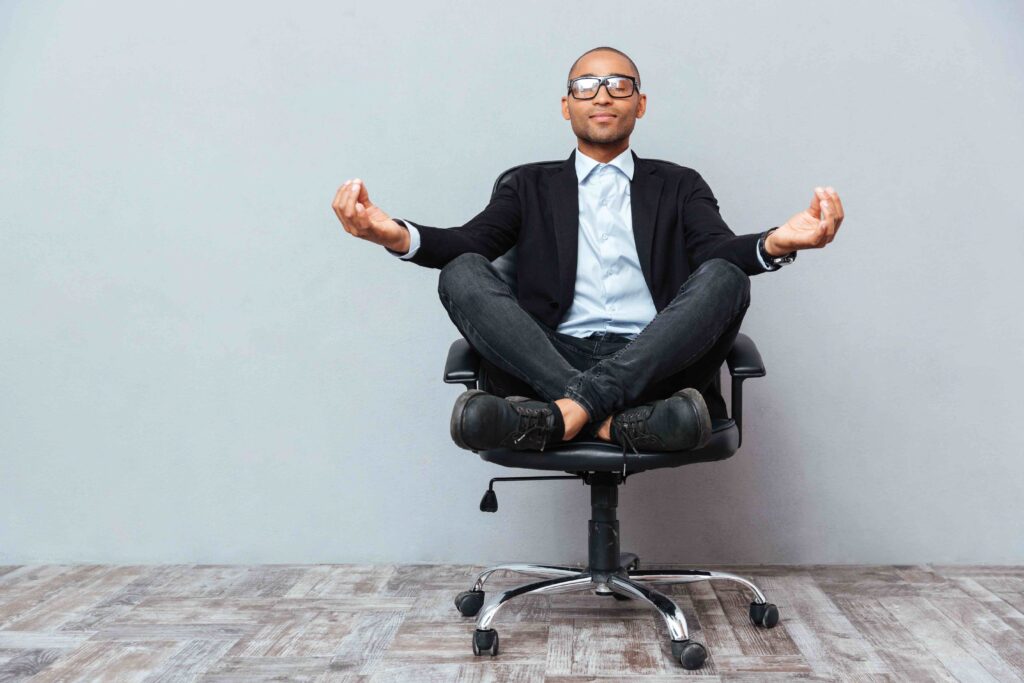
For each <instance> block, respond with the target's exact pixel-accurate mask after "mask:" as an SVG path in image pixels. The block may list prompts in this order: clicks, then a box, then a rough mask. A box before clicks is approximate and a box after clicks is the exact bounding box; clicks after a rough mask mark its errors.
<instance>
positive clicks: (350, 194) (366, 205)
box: [331, 178, 409, 254]
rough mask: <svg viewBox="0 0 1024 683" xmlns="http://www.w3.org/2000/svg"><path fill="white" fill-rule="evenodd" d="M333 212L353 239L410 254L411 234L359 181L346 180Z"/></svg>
mask: <svg viewBox="0 0 1024 683" xmlns="http://www.w3.org/2000/svg"><path fill="white" fill-rule="evenodd" d="M331 208H332V209H334V213H335V214H337V216H338V220H339V221H341V225H342V227H344V228H345V232H347V233H349V234H350V235H355V236H356V237H359V238H360V239H364V240H368V241H370V242H373V243H374V244H381V245H383V246H385V247H387V248H389V249H394V250H395V251H397V252H399V253H402V254H404V253H405V252H407V251H409V231H408V230H406V229H405V228H403V227H402V226H401V225H399V224H398V223H396V222H395V221H393V220H391V217H390V216H388V215H387V214H386V213H384V212H383V211H382V210H381V208H380V207H379V206H377V205H376V204H374V203H373V202H371V201H370V194H369V193H368V192H367V191H366V186H365V185H363V181H361V180H360V179H359V178H356V179H355V180H346V181H345V184H344V185H342V186H341V187H340V188H338V192H337V194H335V195H334V202H333V203H332V204H331Z"/></svg>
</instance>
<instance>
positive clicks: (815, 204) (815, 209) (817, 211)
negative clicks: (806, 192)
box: [807, 188, 821, 219]
mask: <svg viewBox="0 0 1024 683" xmlns="http://www.w3.org/2000/svg"><path fill="white" fill-rule="evenodd" d="M820 202H821V197H819V196H818V190H817V188H815V190H814V196H813V197H812V198H811V205H810V206H809V207H808V208H807V210H808V211H809V212H810V214H811V215H812V216H814V217H815V218H818V219H820V218H821V205H820Z"/></svg>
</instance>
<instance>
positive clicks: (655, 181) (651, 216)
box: [577, 150, 665, 295]
mask: <svg viewBox="0 0 1024 683" xmlns="http://www.w3.org/2000/svg"><path fill="white" fill-rule="evenodd" d="M630 153H631V154H632V155H633V182H632V183H631V184H630V197H629V204H630V212H631V213H632V216H633V239H634V241H635V242H636V255H637V257H638V258H639V260H640V270H641V271H643V274H644V279H645V280H647V288H648V289H649V290H651V294H652V295H653V294H654V287H653V286H652V285H651V283H652V282H653V281H654V280H653V278H652V277H651V245H652V244H653V243H654V224H655V220H656V219H657V217H658V204H659V203H660V202H661V186H662V185H664V184H665V181H664V180H662V179H661V178H660V177H659V176H658V175H657V174H656V173H655V172H654V168H655V167H654V164H649V163H647V161H646V160H645V159H641V158H640V157H638V156H637V155H636V152H633V151H632V150H630ZM577 211H578V209H577Z"/></svg>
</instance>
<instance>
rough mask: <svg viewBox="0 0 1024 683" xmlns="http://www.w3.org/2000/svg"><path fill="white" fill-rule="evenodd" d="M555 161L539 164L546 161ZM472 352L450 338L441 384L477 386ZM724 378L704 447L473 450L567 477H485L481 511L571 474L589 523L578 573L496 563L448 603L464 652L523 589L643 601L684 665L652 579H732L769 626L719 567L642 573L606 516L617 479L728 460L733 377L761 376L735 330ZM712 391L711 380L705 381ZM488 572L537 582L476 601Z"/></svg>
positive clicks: (767, 612)
mask: <svg viewBox="0 0 1024 683" xmlns="http://www.w3.org/2000/svg"><path fill="white" fill-rule="evenodd" d="M561 163H563V162H561V161H546V162H541V165H545V166H554V165H558V164H561ZM517 168H519V166H515V167H513V168H511V169H509V170H507V171H505V172H504V173H502V174H501V175H500V176H499V177H498V179H497V181H496V182H495V183H494V188H493V190H492V196H493V194H494V192H495V191H497V189H498V187H499V186H500V185H501V183H502V182H504V181H505V180H506V179H507V178H508V177H509V174H510V173H512V172H513V171H515V170H516V169H517ZM515 251H516V248H515V247H513V248H512V249H510V250H509V251H508V252H506V253H505V254H503V255H502V256H499V257H498V258H496V259H495V260H494V261H493V262H492V263H494V265H495V266H496V267H497V269H498V271H499V273H501V276H502V278H503V279H504V280H505V281H506V282H508V283H509V286H510V287H512V290H513V292H515V291H516V278H515ZM480 360H481V359H480V356H479V354H478V353H477V352H476V350H475V349H473V347H472V346H470V344H469V343H468V342H467V341H466V340H465V339H462V338H459V339H457V340H455V341H454V342H453V343H452V345H451V347H450V348H449V350H448V358H447V361H446V363H445V369H444V381H445V382H446V383H448V384H462V385H464V386H465V387H466V390H467V391H468V390H470V389H477V388H481V389H484V390H485V391H486V390H487V389H488V387H487V386H486V373H484V378H483V379H484V380H485V381H484V382H483V384H484V386H479V387H478V384H481V372H480ZM726 364H727V365H728V368H729V373H730V375H731V377H732V409H731V413H732V416H731V417H728V416H721V417H717V416H715V414H714V411H713V412H712V435H711V438H710V440H709V441H708V443H706V444H705V445H704V446H703V447H701V448H699V449H694V450H689V451H680V452H663V451H640V452H639V453H636V454H631V455H630V456H629V457H628V458H624V456H623V453H622V451H621V447H620V446H619V445H617V444H613V443H609V442H605V441H600V440H593V441H586V440H573V441H568V442H559V443H556V444H548V445H547V446H546V447H545V450H544V452H539V451H518V450H510V449H503V448H501V449H489V450H483V451H474V452H476V453H478V454H479V456H480V457H481V458H482V459H483V460H486V461H487V462H492V463H495V464H496V465H501V466H503V467H514V468H525V469H534V470H545V471H561V472H566V473H567V475H562V476H539V477H498V478H495V479H492V480H491V482H490V485H489V486H488V489H487V492H486V493H485V494H484V498H483V500H482V501H481V503H480V509H481V510H482V511H484V512H495V511H497V509H498V505H497V497H496V495H495V493H494V483H495V482H496V481H522V480H527V479H580V480H582V481H583V483H584V484H586V485H588V486H590V506H591V519H590V524H589V534H588V538H589V540H588V545H589V553H588V554H589V558H588V560H589V561H588V565H587V567H586V569H580V568H578V567H569V566H558V565H547V564H503V565H499V566H496V567H491V568H489V569H487V570H485V571H483V572H482V573H480V574H479V575H478V576H477V578H476V582H475V584H474V585H473V588H472V589H470V590H468V591H463V592H461V593H459V594H458V595H457V596H456V597H455V606H456V608H457V609H458V611H459V613H460V614H462V615H463V616H465V617H473V616H476V617H477V620H476V631H475V632H474V633H473V654H474V655H478V656H479V655H483V654H485V653H487V654H490V655H491V656H495V655H497V654H498V633H497V631H496V630H494V629H493V628H491V623H492V622H493V621H494V618H495V617H496V616H497V614H498V612H499V611H500V610H501V608H502V607H503V606H504V605H505V604H507V603H508V601H509V600H512V599H514V598H517V597H520V596H523V595H540V594H547V595H550V594H553V593H566V592H572V591H583V590H593V591H594V592H595V593H596V594H598V595H604V596H611V597H614V598H616V599H619V600H630V599H636V600H642V601H644V602H646V603H647V604H649V605H650V606H652V607H653V608H654V609H655V610H656V611H657V612H658V613H659V614H660V615H661V618H662V619H663V620H664V622H665V626H666V627H667V629H668V633H669V635H670V637H671V640H672V656H673V658H674V659H677V660H679V662H680V664H682V666H683V667H684V668H686V669H697V668H700V667H701V666H702V665H703V664H704V661H705V659H706V658H707V650H706V649H705V647H704V646H703V645H702V644H701V643H699V642H697V641H695V640H691V639H690V636H689V632H688V630H687V626H686V619H685V617H684V616H683V612H682V610H681V609H680V608H679V606H678V605H676V603H675V602H673V601H672V600H671V599H670V598H669V597H668V596H667V595H665V594H663V593H660V592H658V591H657V590H655V589H654V588H653V587H652V584H659V583H663V584H676V583H692V582H695V581H707V580H725V581H735V582H738V583H740V584H742V585H744V586H746V587H747V588H748V589H750V592H751V593H753V596H754V600H753V601H752V602H751V603H750V610H749V615H750V620H751V621H752V622H753V623H754V624H755V625H757V626H761V627H765V628H772V627H773V626H775V625H776V624H777V623H778V621H779V610H778V608H777V607H776V606H775V605H773V604H772V603H770V602H768V601H767V600H766V599H765V597H764V594H763V593H762V592H761V591H760V590H759V589H758V588H757V586H755V585H754V584H753V583H751V582H750V581H748V580H747V579H745V578H742V577H740V576H736V575H734V574H729V573H726V572H716V571H706V570H702V569H678V570H644V569H640V561H639V558H638V557H637V556H636V555H635V554H633V553H623V552H621V551H620V548H619V522H618V519H617V518H616V508H617V507H618V487H619V485H620V484H622V483H623V482H624V481H625V480H626V478H627V477H629V476H631V475H633V474H638V473H640V472H645V471H647V470H653V469H660V468H663V467H679V466H682V465H689V464H692V463H698V462H711V461H716V460H724V459H726V458H728V457H731V456H732V455H733V454H734V453H735V452H736V451H737V449H738V448H739V447H740V443H741V442H742V425H743V381H744V380H746V379H748V378H751V377H763V376H764V375H765V369H764V364H763V363H762V361H761V355H760V353H759V352H758V350H757V346H756V345H755V344H754V342H753V340H751V339H750V337H748V336H747V335H745V334H742V333H740V334H738V335H737V337H736V340H735V341H734V342H733V346H732V349H731V350H730V352H729V355H728V356H727V358H726ZM714 385H715V388H716V390H717V387H718V377H717V376H716V379H715V382H714ZM498 571H505V572H518V573H522V574H527V575H533V576H539V577H541V578H542V579H543V580H541V581H537V582H534V583H528V584H525V585H522V586H519V587H516V588H512V589H510V590H506V591H503V592H501V593H497V594H494V595H492V596H491V597H490V598H489V599H487V600H486V601H485V598H486V593H485V591H484V584H485V582H486V581H487V579H488V578H489V577H490V576H491V575H492V574H494V573H495V572H498Z"/></svg>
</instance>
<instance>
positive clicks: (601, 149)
mask: <svg viewBox="0 0 1024 683" xmlns="http://www.w3.org/2000/svg"><path fill="white" fill-rule="evenodd" d="M577 147H578V149H579V150H580V151H581V152H583V153H584V154H586V155H587V156H588V157H590V158H591V159H596V160H597V161H600V162H601V163H602V164H607V163H608V162H609V161H611V160H612V159H614V158H615V157H617V156H619V155H620V154H622V153H623V152H624V151H625V150H626V149H628V148H629V140H620V141H619V142H616V143H615V144H614V145H599V144H594V143H591V142H585V141H583V140H580V141H579V145H578V146H577Z"/></svg>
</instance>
